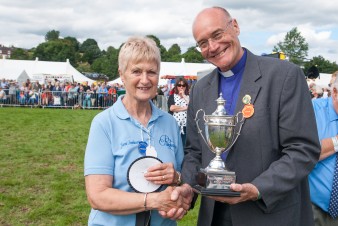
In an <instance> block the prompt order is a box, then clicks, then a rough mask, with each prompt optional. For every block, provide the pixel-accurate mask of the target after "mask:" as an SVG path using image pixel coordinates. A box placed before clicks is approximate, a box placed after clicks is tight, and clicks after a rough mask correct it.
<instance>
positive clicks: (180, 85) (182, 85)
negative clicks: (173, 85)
mask: <svg viewBox="0 0 338 226" xmlns="http://www.w3.org/2000/svg"><path fill="white" fill-rule="evenodd" d="M185 86H186V85H185V84H177V87H185Z"/></svg>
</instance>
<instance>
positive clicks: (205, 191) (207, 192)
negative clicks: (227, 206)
mask: <svg viewBox="0 0 338 226" xmlns="http://www.w3.org/2000/svg"><path fill="white" fill-rule="evenodd" d="M193 190H194V191H195V192H196V193H198V194H201V195H204V196H228V197H239V196H241V193H240V192H237V191H232V190H230V189H213V188H204V187H202V186H201V185H195V186H193Z"/></svg>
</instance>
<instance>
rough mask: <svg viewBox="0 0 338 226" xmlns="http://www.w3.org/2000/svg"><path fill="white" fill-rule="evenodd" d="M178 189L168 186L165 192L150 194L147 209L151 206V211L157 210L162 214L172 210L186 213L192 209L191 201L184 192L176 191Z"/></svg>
mask: <svg viewBox="0 0 338 226" xmlns="http://www.w3.org/2000/svg"><path fill="white" fill-rule="evenodd" d="M176 189H177V188H175V187H171V186H168V187H167V188H166V189H165V190H164V191H161V192H158V193H149V194H148V199H147V207H148V206H149V209H157V210H158V211H160V212H161V213H166V212H168V211H170V210H171V211H173V210H180V212H182V213H183V212H184V213H185V212H186V211H187V210H188V209H189V208H190V203H191V199H189V198H187V197H185V196H184V195H183V192H179V191H176ZM174 191H175V192H174ZM173 192H174V193H173Z"/></svg>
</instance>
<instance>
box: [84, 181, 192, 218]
mask: <svg viewBox="0 0 338 226" xmlns="http://www.w3.org/2000/svg"><path fill="white" fill-rule="evenodd" d="M85 182H86V192H87V198H88V201H89V203H90V205H91V207H92V208H93V209H97V210H100V211H104V212H109V213H112V214H116V215H127V214H133V213H138V212H142V211H145V210H152V209H156V210H159V211H165V212H167V211H169V210H170V209H172V208H180V207H182V208H184V209H187V208H189V206H187V204H186V203H184V202H183V198H179V200H177V201H172V200H171V193H172V191H173V190H174V188H173V187H167V189H165V190H164V191H162V192H154V193H149V194H147V195H146V194H142V193H134V192H125V191H121V190H119V189H115V188H112V184H113V177H112V176H110V175H88V176H86V177H85Z"/></svg>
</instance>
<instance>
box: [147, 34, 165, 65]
mask: <svg viewBox="0 0 338 226" xmlns="http://www.w3.org/2000/svg"><path fill="white" fill-rule="evenodd" d="M147 37H148V38H151V39H153V40H154V41H155V42H156V45H157V47H158V48H159V49H160V53H161V60H162V61H167V59H166V52H167V49H166V48H165V47H164V46H163V45H161V41H160V39H159V38H157V37H156V36H155V35H147Z"/></svg>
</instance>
